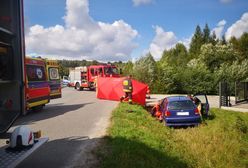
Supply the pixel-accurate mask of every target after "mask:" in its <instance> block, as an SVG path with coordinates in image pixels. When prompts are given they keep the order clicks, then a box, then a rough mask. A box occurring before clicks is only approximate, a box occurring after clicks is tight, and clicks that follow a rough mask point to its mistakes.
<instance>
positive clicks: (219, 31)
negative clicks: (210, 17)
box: [211, 20, 226, 39]
mask: <svg viewBox="0 0 248 168" xmlns="http://www.w3.org/2000/svg"><path fill="white" fill-rule="evenodd" d="M225 25H226V21H225V20H221V21H219V23H218V24H217V26H216V27H215V28H213V30H212V31H211V33H213V32H215V34H216V37H217V38H218V39H221V38H222V35H223V30H224V28H225Z"/></svg>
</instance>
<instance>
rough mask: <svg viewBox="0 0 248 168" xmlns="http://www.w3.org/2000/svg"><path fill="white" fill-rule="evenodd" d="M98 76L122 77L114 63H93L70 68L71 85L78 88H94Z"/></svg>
mask: <svg viewBox="0 0 248 168" xmlns="http://www.w3.org/2000/svg"><path fill="white" fill-rule="evenodd" d="M97 77H120V74H119V72H118V69H117V67H116V66H114V65H91V66H88V67H86V66H83V67H75V68H74V69H70V72H69V78H70V85H71V86H73V87H74V88H75V89H77V90H82V89H84V88H89V89H91V90H94V89H95V87H96V80H97Z"/></svg>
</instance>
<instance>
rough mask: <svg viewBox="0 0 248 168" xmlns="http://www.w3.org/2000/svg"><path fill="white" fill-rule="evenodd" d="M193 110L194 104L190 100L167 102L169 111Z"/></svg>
mask: <svg viewBox="0 0 248 168" xmlns="http://www.w3.org/2000/svg"><path fill="white" fill-rule="evenodd" d="M183 109H194V104H193V102H192V101H190V100H185V101H173V102H169V110H183Z"/></svg>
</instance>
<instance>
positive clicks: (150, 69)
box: [133, 53, 157, 90]
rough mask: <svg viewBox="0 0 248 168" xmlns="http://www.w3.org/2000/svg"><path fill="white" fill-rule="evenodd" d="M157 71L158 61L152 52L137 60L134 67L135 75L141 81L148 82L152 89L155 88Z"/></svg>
mask: <svg viewBox="0 0 248 168" xmlns="http://www.w3.org/2000/svg"><path fill="white" fill-rule="evenodd" d="M156 71H157V70H156V62H155V60H154V58H153V56H152V55H151V54H150V53H148V54H147V55H146V56H144V57H141V58H140V59H139V60H138V61H136V62H135V64H134V67H133V75H134V77H135V78H136V79H137V80H139V81H141V82H144V83H147V84H148V85H149V86H150V88H151V90H153V88H154V82H155V80H156V77H157V73H156Z"/></svg>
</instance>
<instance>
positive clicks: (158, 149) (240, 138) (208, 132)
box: [98, 104, 248, 168]
mask: <svg viewBox="0 0 248 168" xmlns="http://www.w3.org/2000/svg"><path fill="white" fill-rule="evenodd" d="M130 109H132V110H133V112H132V113H129V112H128V110H130ZM211 112H212V114H213V115H214V118H213V119H212V120H208V121H207V125H204V126H203V125H202V126H199V127H195V128H187V129H171V128H167V127H165V126H164V124H162V123H159V122H158V121H156V120H155V119H154V118H152V117H151V116H150V115H149V113H147V111H146V110H145V109H143V108H142V107H140V106H136V105H128V104H120V105H119V106H118V107H117V108H116V109H115V110H114V112H113V116H112V125H111V126H110V128H109V130H108V136H107V137H106V138H105V139H106V140H105V144H104V147H102V148H101V149H100V150H99V152H98V154H99V156H100V158H101V160H102V161H101V165H102V167H104V168H105V167H106V168H112V167H113V168H114V167H120V168H131V167H142V168H146V167H147V168H148V167H149V168H150V167H156V168H158V167H209V168H210V167H211V168H212V167H235V168H236V167H248V128H247V127H248V114H247V113H246V114H245V113H239V112H231V111H225V110H220V109H211Z"/></svg>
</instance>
